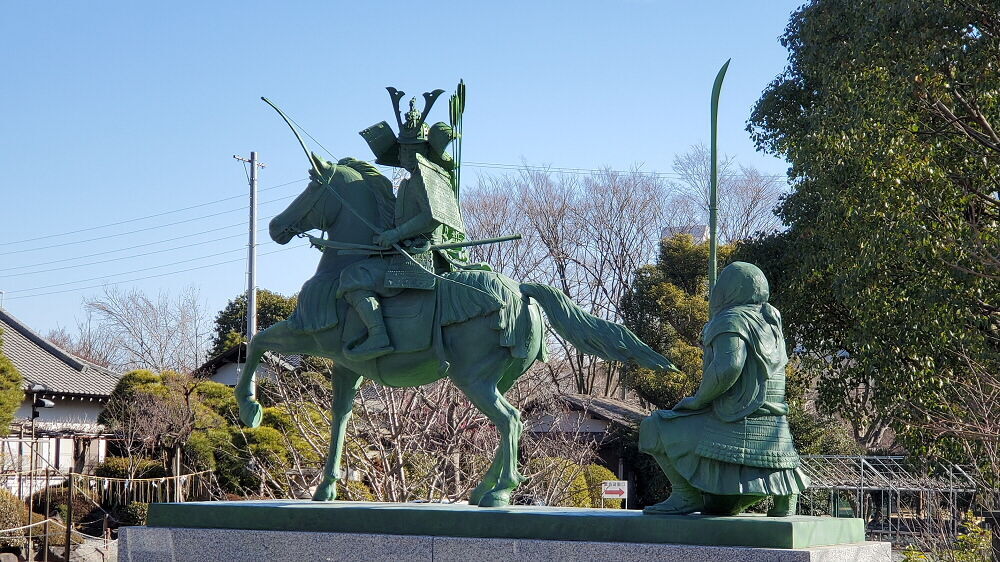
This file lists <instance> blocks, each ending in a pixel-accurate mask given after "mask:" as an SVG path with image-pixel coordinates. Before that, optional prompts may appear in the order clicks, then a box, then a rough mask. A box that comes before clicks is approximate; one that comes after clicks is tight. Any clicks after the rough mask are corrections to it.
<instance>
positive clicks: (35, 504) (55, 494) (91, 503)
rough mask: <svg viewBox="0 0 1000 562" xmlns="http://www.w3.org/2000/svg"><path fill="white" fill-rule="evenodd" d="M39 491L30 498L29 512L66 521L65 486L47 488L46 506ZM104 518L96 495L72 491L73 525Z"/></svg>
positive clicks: (67, 493)
mask: <svg viewBox="0 0 1000 562" xmlns="http://www.w3.org/2000/svg"><path fill="white" fill-rule="evenodd" d="M45 490H46V489H44V488H43V489H41V490H39V491H37V492H35V493H34V494H33V495H32V496H31V510H32V511H34V512H36V513H41V514H43V515H47V516H49V517H52V516H56V515H58V516H59V518H60V519H62V520H63V521H65V520H66V514H67V512H68V508H67V506H68V504H69V488H68V487H66V486H61V485H60V486H49V487H48V499H49V502H48V506H46V504H45V493H46V491H45ZM103 517H104V510H103V509H101V506H100V498H98V496H97V494H96V493H94V492H92V491H90V490H87V489H81V488H74V489H73V524H74V525H77V524H80V523H81V522H83V523H92V522H94V521H98V520H100V519H101V518H103Z"/></svg>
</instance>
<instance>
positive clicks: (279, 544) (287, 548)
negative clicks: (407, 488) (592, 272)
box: [118, 527, 890, 562]
mask: <svg viewBox="0 0 1000 562" xmlns="http://www.w3.org/2000/svg"><path fill="white" fill-rule="evenodd" d="M118 560H120V561H121V562H175V561H178V560H189V561H192V562H196V561H201V560H204V561H212V562H218V561H220V560H260V561H272V560H274V561H278V560H280V561H285V560H287V561H307V560H324V561H344V562H358V561H359V560H364V561H366V562H368V561H375V560H386V561H389V560H391V561H398V560H406V561H407V562H425V561H426V562H430V561H434V562H440V561H443V560H454V561H456V562H457V561H461V562H467V561H469V560H475V561H477V562H480V561H481V562H487V561H492V560H496V561H498V562H501V561H502V562H521V561H525V562H528V561H532V562H535V561H538V560H559V561H570V560H581V561H586V562H594V561H597V560H602V561H603V560H621V561H623V562H625V561H628V562H635V561H637V560H638V561H641V560H657V561H659V560H663V561H678V562H681V561H683V562H718V561H725V562H843V561H845V560H850V561H851V562H889V560H890V549H889V543H885V542H862V543H854V544H845V545H838V546H814V547H811V548H796V549H778V548H746V547H737V546H694V545H679V544H649V543H611V542H591V541H542V540H528V539H473V538H460V537H430V536H426V535H421V536H417V535H372V534H361V533H317V532H297V531H248V530H242V529H186V528H178V527H122V529H121V535H120V540H119V541H118Z"/></svg>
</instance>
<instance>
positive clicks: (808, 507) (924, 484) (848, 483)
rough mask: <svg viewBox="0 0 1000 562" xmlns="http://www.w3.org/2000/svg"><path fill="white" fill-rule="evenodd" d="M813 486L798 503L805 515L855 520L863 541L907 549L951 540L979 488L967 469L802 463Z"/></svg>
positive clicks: (817, 458)
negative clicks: (917, 540) (920, 540)
mask: <svg viewBox="0 0 1000 562" xmlns="http://www.w3.org/2000/svg"><path fill="white" fill-rule="evenodd" d="M802 469H803V471H804V472H805V473H806V474H807V475H808V476H809V478H810V479H811V480H812V483H811V484H810V487H809V489H808V490H806V492H805V493H804V494H802V497H801V498H800V499H799V506H800V512H801V513H802V514H804V515H832V516H834V517H860V518H861V519H863V520H864V521H865V528H866V532H867V534H868V537H869V538H870V539H872V540H889V541H893V542H899V543H907V542H911V541H912V540H913V537H914V536H918V535H919V536H921V537H925V538H927V537H938V538H941V539H945V540H947V539H950V538H954V537H955V536H956V535H957V534H958V533H959V532H960V531H961V524H962V520H963V515H964V513H965V512H967V511H970V510H976V508H977V500H979V499H982V497H983V486H982V484H981V483H980V482H979V479H978V478H977V476H978V475H977V474H976V473H975V472H974V471H972V470H971V469H969V468H967V467H963V466H959V465H956V464H951V463H946V462H927V461H924V460H920V459H912V458H907V457H902V456H832V455H807V456H803V457H802Z"/></svg>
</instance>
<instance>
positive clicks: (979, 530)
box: [951, 511, 993, 562]
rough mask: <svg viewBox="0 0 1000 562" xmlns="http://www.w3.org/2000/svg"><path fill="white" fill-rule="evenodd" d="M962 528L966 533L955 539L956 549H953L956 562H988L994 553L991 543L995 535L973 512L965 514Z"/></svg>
mask: <svg viewBox="0 0 1000 562" xmlns="http://www.w3.org/2000/svg"><path fill="white" fill-rule="evenodd" d="M962 526H963V527H964V528H965V532H964V533H961V534H959V535H958V538H956V539H955V547H954V548H952V551H951V553H952V555H953V556H954V560H955V561H956V562H976V561H978V560H988V559H989V558H990V556H991V553H992V552H993V549H992V548H991V544H990V543H991V541H992V540H993V533H992V532H991V531H990V530H989V529H987V528H985V527H983V526H982V524H981V522H980V521H979V520H978V519H976V517H975V515H973V513H972V512H971V511H967V512H965V515H964V516H963V517H962Z"/></svg>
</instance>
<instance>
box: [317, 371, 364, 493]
mask: <svg viewBox="0 0 1000 562" xmlns="http://www.w3.org/2000/svg"><path fill="white" fill-rule="evenodd" d="M335 369H336V370H335V371H334V373H333V377H332V379H333V407H332V411H333V420H331V423H330V452H329V454H328V455H327V457H326V466H325V467H324V468H323V481H322V482H320V484H319V486H318V487H317V488H316V493H315V494H313V501H329V500H335V499H337V479H338V478H340V459H341V455H342V453H343V452H344V434H345V433H346V431H347V420H349V419H351V412H352V411H353V409H354V397H355V396H356V395H357V393H358V388H360V387H361V381H362V380H364V379H363V378H362V377H360V376H359V375H356V374H354V373H352V372H350V371H347V370H345V369H343V368H341V367H335Z"/></svg>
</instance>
